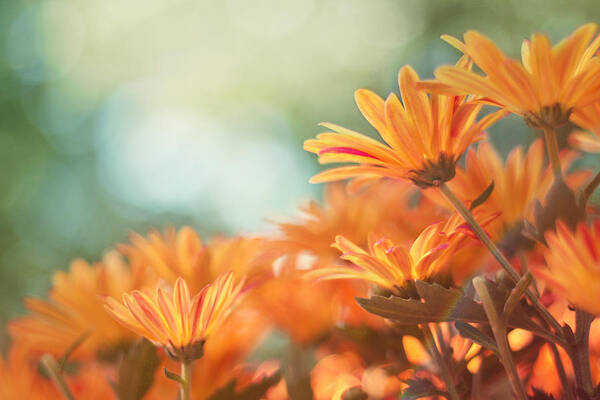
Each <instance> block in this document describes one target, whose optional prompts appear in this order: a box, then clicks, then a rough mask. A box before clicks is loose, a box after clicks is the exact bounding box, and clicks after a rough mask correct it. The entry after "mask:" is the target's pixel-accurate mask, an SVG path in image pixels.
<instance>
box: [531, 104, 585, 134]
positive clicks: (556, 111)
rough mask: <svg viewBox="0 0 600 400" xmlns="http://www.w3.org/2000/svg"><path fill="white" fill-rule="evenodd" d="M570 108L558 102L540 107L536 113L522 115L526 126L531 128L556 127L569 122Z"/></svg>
mask: <svg viewBox="0 0 600 400" xmlns="http://www.w3.org/2000/svg"><path fill="white" fill-rule="evenodd" d="M571 111H573V109H572V108H569V109H565V108H564V107H563V106H562V105H561V104H560V103H554V104H552V105H549V106H544V107H542V108H541V109H540V110H539V111H538V112H537V113H533V112H527V113H525V114H524V115H523V118H524V119H525V123H526V124H527V126H529V127H531V128H533V129H556V128H560V127H561V126H563V125H566V124H567V122H569V117H570V116H571Z"/></svg>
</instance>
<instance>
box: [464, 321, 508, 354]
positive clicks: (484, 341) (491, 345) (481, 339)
mask: <svg viewBox="0 0 600 400" xmlns="http://www.w3.org/2000/svg"><path fill="white" fill-rule="evenodd" d="M454 326H455V327H456V330H458V333H460V336H462V337H464V338H466V339H469V340H471V341H472V342H474V343H477V344H479V345H481V346H482V347H485V348H486V349H490V350H492V351H493V352H494V353H496V354H498V346H497V345H496V342H495V341H494V339H492V338H491V337H489V336H488V335H486V334H485V333H483V332H481V331H480V330H479V329H477V328H475V327H474V326H472V325H469V324H467V323H464V322H461V321H455V322H454Z"/></svg>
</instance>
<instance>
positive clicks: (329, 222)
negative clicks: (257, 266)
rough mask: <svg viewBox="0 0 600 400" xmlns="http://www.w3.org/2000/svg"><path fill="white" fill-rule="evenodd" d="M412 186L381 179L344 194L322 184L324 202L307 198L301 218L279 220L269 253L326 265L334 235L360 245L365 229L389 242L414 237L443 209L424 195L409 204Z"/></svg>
mask: <svg viewBox="0 0 600 400" xmlns="http://www.w3.org/2000/svg"><path fill="white" fill-rule="evenodd" d="M416 190H417V188H415V187H414V185H412V184H411V183H410V182H408V181H399V180H394V181H391V180H381V181H379V182H376V183H374V184H372V185H370V186H369V187H368V188H366V189H365V190H363V191H361V192H358V193H348V191H347V190H346V189H345V187H344V185H343V184H341V183H339V182H336V183H332V184H329V185H327V186H326V187H325V194H324V202H323V204H319V203H318V202H316V201H311V202H310V203H307V204H306V205H304V206H302V207H301V208H300V211H301V213H302V217H301V218H298V219H297V220H295V221H289V222H281V223H279V224H278V227H279V230H280V236H279V237H278V238H277V239H275V240H273V242H272V243H271V246H272V248H273V249H274V251H276V252H278V253H283V254H286V255H288V256H289V257H290V258H291V259H292V260H290V261H294V262H293V264H294V266H296V265H299V266H300V267H306V265H305V264H302V259H303V257H302V256H303V255H310V256H311V257H312V258H313V259H314V262H313V263H312V265H310V266H311V267H315V268H318V267H319V266H323V265H327V264H330V263H331V262H332V261H334V260H335V259H337V257H338V255H339V252H338V251H337V250H336V249H334V248H332V247H331V243H332V242H333V241H334V240H335V237H336V236H337V235H342V236H344V237H346V238H347V239H349V240H351V241H352V242H354V243H356V244H358V245H360V246H362V245H366V244H367V237H368V235H369V233H370V232H376V233H377V234H378V235H381V236H385V237H387V238H389V239H392V240H394V241H403V240H409V239H411V238H414V237H415V236H416V235H417V234H418V233H419V232H420V231H421V230H423V229H424V228H425V227H426V226H427V225H429V224H430V223H433V222H434V221H435V220H439V219H440V218H441V217H442V214H441V212H442V211H443V210H439V209H437V208H436V207H435V206H434V205H433V203H432V202H430V201H427V199H423V200H422V201H419V202H418V204H417V205H414V204H412V203H413V200H414V195H415V194H416Z"/></svg>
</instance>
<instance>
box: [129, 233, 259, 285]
mask: <svg viewBox="0 0 600 400" xmlns="http://www.w3.org/2000/svg"><path fill="white" fill-rule="evenodd" d="M130 241H131V244H122V245H119V246H118V249H119V251H121V252H122V253H123V254H124V255H126V256H127V258H128V259H129V260H130V262H131V264H132V265H143V266H149V267H150V268H151V269H153V270H154V271H155V272H156V274H157V275H158V276H159V277H161V278H164V279H167V280H168V281H169V282H171V283H173V282H175V280H176V279H177V277H182V278H183V279H185V281H186V283H187V284H188V285H189V286H190V288H191V289H192V291H194V292H196V291H199V290H200V289H202V288H203V287H204V286H206V285H207V284H208V283H209V282H212V281H213V280H214V279H215V278H216V277H217V276H218V275H220V274H221V273H223V272H225V271H232V272H233V274H234V276H235V277H236V278H237V279H240V278H242V277H246V278H247V279H248V280H255V279H261V278H262V279H264V278H265V277H267V276H269V275H270V260H266V259H264V258H263V254H262V249H263V246H264V240H263V239H262V238H246V237H234V238H228V239H225V238H214V239H213V240H212V241H211V242H210V243H209V244H206V243H204V242H203V241H202V239H201V238H200V236H199V235H198V233H196V232H195V231H194V230H193V229H192V228H190V227H187V226H186V227H183V228H181V229H179V230H178V231H176V230H175V229H174V228H173V227H169V228H167V229H166V230H165V232H164V233H161V232H159V231H156V230H152V231H151V232H150V233H149V234H148V237H147V238H145V237H143V236H142V235H140V234H138V233H132V234H131V236H130Z"/></svg>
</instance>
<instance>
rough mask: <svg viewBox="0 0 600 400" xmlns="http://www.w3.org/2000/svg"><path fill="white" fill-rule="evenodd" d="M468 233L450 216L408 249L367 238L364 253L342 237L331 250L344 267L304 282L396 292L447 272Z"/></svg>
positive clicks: (318, 273) (324, 270)
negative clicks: (355, 283)
mask: <svg viewBox="0 0 600 400" xmlns="http://www.w3.org/2000/svg"><path fill="white" fill-rule="evenodd" d="M467 232H470V231H469V230H468V228H467V227H466V225H465V224H464V222H463V221H462V219H461V218H460V217H459V216H458V215H457V214H455V215H453V216H452V217H451V218H449V219H448V221H446V222H445V223H435V224H432V225H430V226H428V227H427V228H425V229H424V230H423V231H422V232H421V233H420V234H419V236H418V237H417V238H416V239H415V240H414V241H413V242H412V244H411V245H410V246H401V245H395V244H394V243H392V242H391V241H390V240H388V239H379V240H376V238H375V237H374V236H373V235H371V237H370V238H369V239H370V240H369V249H368V251H365V250H363V249H362V248H361V247H359V246H357V245H356V244H354V243H352V242H351V241H349V240H348V239H346V238H344V237H343V236H338V237H337V238H336V241H335V243H334V244H333V246H334V247H335V248H337V249H338V250H339V251H340V252H341V253H342V256H341V258H342V260H345V261H348V262H349V264H347V265H337V266H331V267H325V268H320V269H316V270H312V271H310V272H308V273H307V274H306V278H307V279H322V280H328V279H358V280H362V281H366V282H370V283H374V284H375V285H377V286H379V287H381V288H384V289H388V290H391V291H393V292H396V291H397V290H398V289H399V288H400V287H402V286H403V285H404V283H405V282H406V281H411V280H417V279H419V280H425V279H428V278H431V277H434V276H436V275H440V274H443V273H446V272H448V271H447V270H446V268H445V267H446V266H447V263H448V261H449V259H450V258H451V256H452V254H453V253H454V251H455V250H456V248H457V246H458V245H459V244H460V243H461V242H462V241H463V239H465V238H466V237H467V235H465V233H467Z"/></svg>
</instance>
